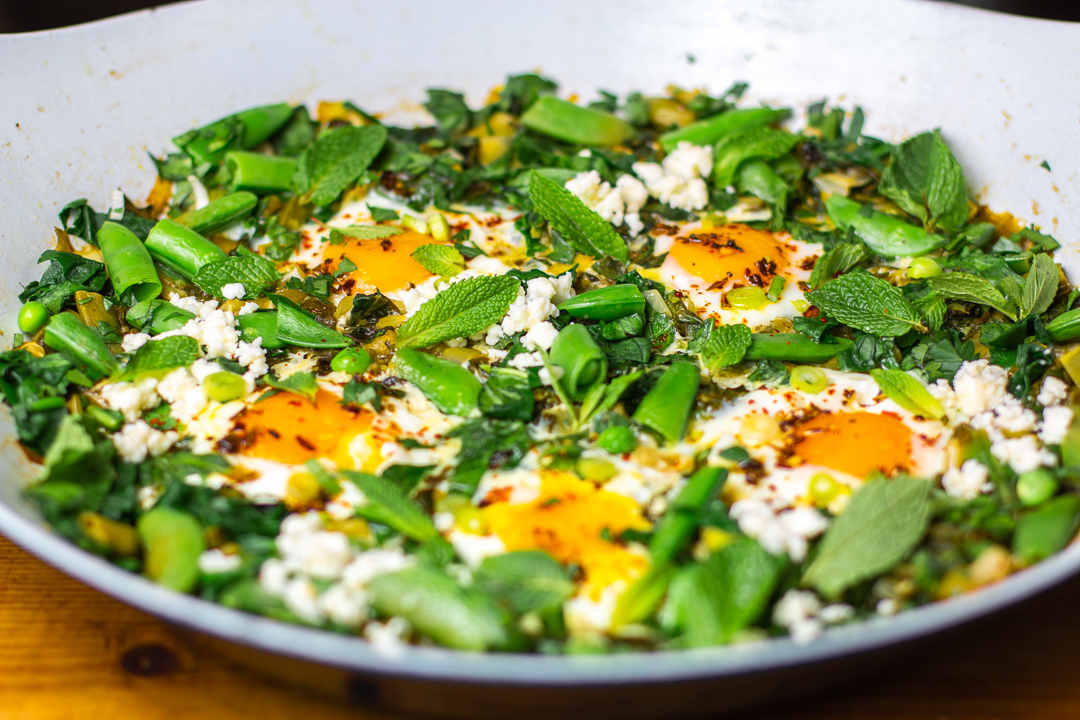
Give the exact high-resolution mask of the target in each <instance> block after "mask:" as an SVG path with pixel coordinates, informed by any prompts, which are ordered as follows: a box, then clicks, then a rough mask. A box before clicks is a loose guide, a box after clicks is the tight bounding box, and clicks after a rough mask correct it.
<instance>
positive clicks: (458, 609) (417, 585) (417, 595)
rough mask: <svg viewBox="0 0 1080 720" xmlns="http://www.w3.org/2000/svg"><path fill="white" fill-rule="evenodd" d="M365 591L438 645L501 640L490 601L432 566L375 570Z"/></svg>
mask: <svg viewBox="0 0 1080 720" xmlns="http://www.w3.org/2000/svg"><path fill="white" fill-rule="evenodd" d="M366 591H367V593H368V595H369V597H370V598H371V607H372V608H374V609H375V611H376V612H378V613H379V614H381V615H387V616H399V617H403V618H405V619H406V620H408V621H409V623H410V624H411V625H412V626H413V627H414V628H415V629H416V630H417V631H419V632H421V633H423V634H424V635H427V636H428V637H430V638H431V639H432V640H434V641H436V642H437V643H439V644H441V645H446V646H447V647H451V648H455V649H457V650H487V649H488V648H493V647H500V646H502V645H505V644H506V642H507V633H506V629H505V628H504V627H503V624H502V619H501V617H500V615H499V611H498V609H497V608H496V607H495V605H494V604H493V603H492V601H491V600H490V599H489V598H487V597H486V596H485V595H482V594H481V593H479V592H475V591H470V590H466V589H465V588H462V587H461V586H460V585H458V583H457V581H456V580H453V579H452V578H450V577H449V576H448V575H446V574H444V573H442V572H440V571H438V570H435V569H432V568H428V567H424V566H421V567H415V568H411V569H409V570H401V571H399V572H395V573H388V574H386V575H380V576H379V577H377V578H375V579H374V580H372V581H371V582H370V583H368V585H367V588H366Z"/></svg>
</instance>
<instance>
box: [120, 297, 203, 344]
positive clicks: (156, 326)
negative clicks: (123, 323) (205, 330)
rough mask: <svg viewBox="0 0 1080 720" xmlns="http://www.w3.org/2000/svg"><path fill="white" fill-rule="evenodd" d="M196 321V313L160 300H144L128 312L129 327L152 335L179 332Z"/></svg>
mask: <svg viewBox="0 0 1080 720" xmlns="http://www.w3.org/2000/svg"><path fill="white" fill-rule="evenodd" d="M194 319H195V313H193V312H191V311H189V310H185V309H183V308H179V307H176V306H175V305H173V304H172V303H171V302H168V301H166V300H161V299H158V298H154V299H153V300H143V301H142V302H141V303H138V304H136V305H134V306H132V307H131V309H129V310H128V311H127V321H128V325H131V326H132V327H135V328H138V329H139V330H141V331H142V332H144V333H148V334H150V335H157V334H159V333H163V332H169V331H171V330H179V329H180V328H182V327H184V326H185V325H187V323H188V321H189V320H194Z"/></svg>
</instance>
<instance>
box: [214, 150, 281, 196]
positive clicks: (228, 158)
mask: <svg viewBox="0 0 1080 720" xmlns="http://www.w3.org/2000/svg"><path fill="white" fill-rule="evenodd" d="M225 166H226V167H227V168H228V169H229V172H230V173H231V174H232V188H233V190H248V191H250V192H253V193H255V194H256V195H268V194H270V193H275V192H284V191H285V190H288V189H290V188H291V187H292V177H293V173H295V172H296V160H295V159H293V158H285V157H274V156H273V155H263V154H262V153H251V152H243V151H240V150H232V151H230V152H228V153H226V154H225Z"/></svg>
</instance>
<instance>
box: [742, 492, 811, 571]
mask: <svg viewBox="0 0 1080 720" xmlns="http://www.w3.org/2000/svg"><path fill="white" fill-rule="evenodd" d="M729 515H730V516H731V518H732V519H733V520H735V521H736V522H738V523H739V529H740V530H742V531H743V532H744V533H746V534H747V535H749V536H750V537H752V538H755V539H756V540H757V541H758V542H759V543H761V546H762V547H763V548H765V549H766V550H768V551H769V552H770V553H772V554H773V555H779V554H781V553H787V555H788V556H789V557H790V558H791V559H792V560H794V561H795V562H801V561H802V560H803V559H804V558H806V551H807V550H808V549H809V540H810V538H813V537H817V536H818V535H820V534H821V533H823V532H825V529H826V528H828V526H829V521H828V520H826V519H825V516H823V515H822V514H821V513H819V512H818V511H817V510H815V509H814V508H809V507H795V508H790V509H779V510H775V509H773V508H772V507H770V506H769V504H768V503H766V502H764V501H763V500H758V499H756V498H747V499H745V500H738V501H736V502H735V503H734V504H732V506H731V510H730V512H729Z"/></svg>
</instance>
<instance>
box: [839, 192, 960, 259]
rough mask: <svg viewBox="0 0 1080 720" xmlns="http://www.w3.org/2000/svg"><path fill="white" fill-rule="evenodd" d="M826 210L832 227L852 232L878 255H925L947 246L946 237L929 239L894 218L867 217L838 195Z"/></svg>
mask: <svg viewBox="0 0 1080 720" xmlns="http://www.w3.org/2000/svg"><path fill="white" fill-rule="evenodd" d="M825 208H826V210H828V211H829V217H830V218H832V221H833V222H834V223H836V224H837V225H838V226H839V227H841V228H847V227H849V226H850V227H852V228H854V229H855V234H856V235H858V236H859V239H860V240H862V241H863V242H864V243H866V245H867V247H869V248H870V249H871V250H873V251H874V252H876V253H878V254H879V255H888V256H890V257H909V256H912V255H925V254H926V253H928V252H930V251H931V250H936V249H937V248H939V247H941V246H942V245H944V244H945V243H946V242H948V238H947V237H946V236H944V235H931V234H930V233H928V232H926V231H925V230H923V229H922V228H921V227H917V226H915V225H912V224H911V223H906V222H904V221H903V220H901V219H900V218H898V217H896V216H895V215H888V214H886V213H881V212H877V211H873V212H871V214H870V215H869V216H867V215H864V214H863V212H862V209H863V206H862V205H860V204H859V203H857V202H855V201H854V200H848V199H847V198H846V197H843V196H841V195H833V196H831V197H830V198H829V199H828V200H826V201H825Z"/></svg>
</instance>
